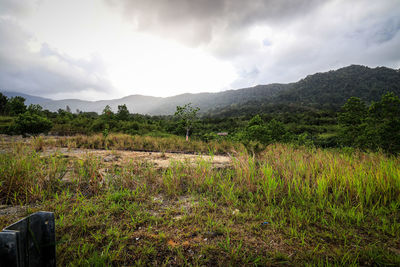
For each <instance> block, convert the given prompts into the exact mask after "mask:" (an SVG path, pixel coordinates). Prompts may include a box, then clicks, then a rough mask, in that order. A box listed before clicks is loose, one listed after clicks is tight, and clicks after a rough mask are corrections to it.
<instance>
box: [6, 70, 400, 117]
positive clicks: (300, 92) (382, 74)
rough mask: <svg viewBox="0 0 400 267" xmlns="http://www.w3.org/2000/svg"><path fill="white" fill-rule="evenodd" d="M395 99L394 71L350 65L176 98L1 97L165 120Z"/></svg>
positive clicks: (398, 85)
mask: <svg viewBox="0 0 400 267" xmlns="http://www.w3.org/2000/svg"><path fill="white" fill-rule="evenodd" d="M388 91H391V92H394V93H395V94H397V95H400V71H399V70H395V69H390V68H386V67H377V68H369V67H365V66H359V65H351V66H348V67H344V68H341V69H338V70H335V71H329V72H324V73H316V74H313V75H309V76H307V77H305V78H304V79H301V80H300V81H298V82H295V83H289V84H268V85H257V86H255V87H250V88H243V89H237V90H228V91H223V92H218V93H199V94H181V95H177V96H172V97H165V98H163V97H152V96H143V95H131V96H127V97H123V98H120V99H114V100H100V101H84V100H79V99H65V100H50V99H46V98H42V97H35V96H29V95H26V94H19V93H11V92H5V93H4V94H5V95H7V96H15V95H17V94H18V95H22V96H23V97H25V98H26V99H27V103H28V104H30V103H36V104H40V105H42V106H43V108H45V109H49V110H52V111H56V110H58V109H59V108H61V109H65V108H66V106H67V105H68V106H69V107H70V108H71V110H72V111H73V112H75V111H76V109H79V110H81V111H95V112H101V111H102V110H103V109H104V107H105V106H106V105H110V106H111V108H112V109H113V110H117V106H118V105H122V104H126V105H127V107H128V109H129V110H130V112H133V113H141V114H150V115H167V114H173V113H174V112H175V110H176V106H178V105H180V106H182V105H184V104H186V103H189V102H190V103H192V104H193V105H194V106H198V107H199V108H200V109H201V112H202V113H205V114H208V115H221V116H232V115H234V116H238V115H248V114H254V113H262V112H274V111H276V110H280V111H296V110H299V109H300V110H307V109H321V108H323V109H333V110H335V109H338V108H339V107H341V106H342V105H343V104H344V103H345V101H346V100H347V99H348V98H349V97H351V96H356V97H360V98H362V99H363V100H364V101H366V102H371V101H377V100H379V99H380V97H381V95H382V94H384V93H385V92H388Z"/></svg>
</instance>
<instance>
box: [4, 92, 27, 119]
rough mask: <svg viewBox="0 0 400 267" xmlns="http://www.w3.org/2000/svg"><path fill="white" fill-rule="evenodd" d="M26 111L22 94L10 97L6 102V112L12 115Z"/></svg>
mask: <svg viewBox="0 0 400 267" xmlns="http://www.w3.org/2000/svg"><path fill="white" fill-rule="evenodd" d="M25 111H26V105H25V98H23V97H22V96H16V97H12V98H11V99H9V100H8V103H7V112H8V114H10V115H12V116H16V115H19V114H22V113H24V112H25Z"/></svg>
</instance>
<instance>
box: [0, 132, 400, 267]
mask: <svg viewBox="0 0 400 267" xmlns="http://www.w3.org/2000/svg"><path fill="white" fill-rule="evenodd" d="M172 140H173V139H157V138H153V137H141V138H136V137H130V136H126V135H109V136H108V137H107V139H104V138H103V137H102V136H91V137H85V136H75V137H72V138H60V139H57V140H56V141H52V142H55V143H56V144H58V145H61V146H70V147H88V148H89V147H93V148H104V147H106V146H109V147H113V148H115V149H138V148H143V149H145V148H146V149H150V148H152V149H153V148H154V149H155V150H161V151H163V149H166V148H167V147H168V148H169V149H170V148H174V149H177V150H178V149H183V148H182V147H179V144H180V142H181V140H180V139H179V140H178V139H177V140H178V141H176V142H177V144H172V145H171V144H168V143H167V141H169V142H172ZM46 142H47V141H46ZM107 142H108V143H107ZM37 143H39V145H37ZM106 143H107V144H106ZM194 143H195V142H193V143H192V144H191V145H192V147H190V148H194V147H195V144H194ZM45 145H50V143H46V144H45ZM53 145H54V144H53ZM182 145H183V146H184V145H187V146H188V147H186V148H187V149H189V146H190V144H187V143H186V142H185V141H183V142H182ZM198 145H199V146H200V147H201V148H202V149H203V148H204V149H205V147H203V146H207V149H208V150H207V151H208V153H209V154H210V156H211V157H210V159H204V158H201V157H199V158H198V160H197V162H196V163H195V164H193V163H192V162H189V161H183V162H179V161H177V162H172V163H171V164H170V166H169V167H168V168H167V169H157V168H155V167H154V166H152V165H151V164H150V163H148V162H146V161H135V162H129V163H124V164H123V165H121V166H120V165H118V164H114V165H112V166H110V165H108V166H107V169H105V168H104V163H103V161H102V160H101V159H100V158H97V157H95V156H94V155H92V154H87V155H86V156H85V157H84V158H83V159H74V158H72V159H65V158H63V157H60V156H59V155H57V154H55V155H51V156H41V155H40V154H39V153H38V152H36V150H41V149H37V146H39V147H43V144H42V141H40V140H35V142H34V143H33V144H32V145H26V144H18V143H15V144H13V145H11V149H10V151H9V152H5V153H2V154H0V172H1V173H0V174H1V175H0V201H1V203H7V204H8V203H11V204H20V203H29V202H35V201H38V200H46V201H47V200H48V203H51V204H49V207H51V208H54V206H55V208H54V209H55V210H56V211H57V212H56V213H57V216H58V217H57V218H58V219H57V223H58V227H59V228H58V229H59V231H60V232H61V233H62V234H61V235H62V240H64V241H63V242H66V243H62V242H60V244H59V245H58V257H59V259H60V262H61V263H68V262H69V261H72V262H74V263H75V264H77V265H82V264H83V265H84V264H90V263H94V262H100V263H104V264H106V265H107V264H111V263H114V262H118V264H121V265H133V262H132V261H131V259H132V257H133V258H135V260H138V262H139V263H140V261H142V260H144V263H143V262H142V263H143V264H145V265H152V264H160V263H161V262H160V261H159V258H160V257H161V258H162V262H163V263H164V264H166V265H168V262H169V260H171V259H178V260H177V261H176V262H178V263H182V264H184V263H186V264H192V263H193V265H207V264H210V265H211V264H213V263H215V262H217V263H218V264H221V265H223V264H224V263H225V264H226V262H230V263H231V264H232V265H241V264H242V265H245V264H248V265H249V264H254V265H257V264H261V265H274V264H275V265H276V264H280V263H290V264H293V265H297V264H299V262H302V261H311V262H314V263H317V264H321V262H322V263H323V264H325V263H332V262H333V263H336V264H339V265H349V264H350V265H351V264H361V265H373V264H377V265H379V264H382V265H385V264H392V265H396V264H398V263H399V262H400V256H398V254H396V253H398V252H396V251H398V250H396V248H397V247H398V246H399V245H400V243H399V241H398V240H400V239H399V237H400V223H399V221H400V212H399V210H400V159H399V158H396V157H390V156H386V155H384V154H380V153H362V152H357V151H355V152H352V153H349V152H348V151H341V150H323V149H315V148H305V147H295V146H290V145H281V144H274V145H270V146H268V147H267V148H266V149H265V150H263V151H262V152H261V153H259V154H257V155H254V154H252V153H248V152H246V150H244V149H240V148H237V147H235V145H229V146H228V147H231V149H232V151H236V152H233V153H232V155H233V156H231V159H232V164H231V165H229V166H228V167H225V168H216V167H215V166H214V165H213V162H212V158H213V155H214V153H215V151H217V150H216V148H217V147H210V144H207V145H205V144H202V143H201V144H198ZM94 146H98V147H94ZM186 148H185V149H186ZM196 149H197V148H196ZM66 171H68V175H69V179H68V180H65V181H64V180H62V178H63V177H64V174H65V173H66ZM160 196H161V197H160ZM188 196H190V199H196V200H197V201H198V202H199V204H198V205H196V206H190V207H189V206H187V207H184V208H182V207H181V208H179V207H177V208H176V207H175V205H176V204H177V203H179V201H178V200H179V199H183V198H187V197H188ZM152 199H158V200H152ZM160 199H162V200H160ZM157 201H159V202H157ZM66 203H67V204H66ZM178 206H179V205H178ZM155 207H156V208H158V209H159V210H158V211H157V212H154V213H150V212H149V210H152V209H154V208H155ZM177 215H178V216H177ZM99 222H100V223H99ZM139 234H140V236H139ZM205 235H209V237H206V236H205ZM175 236H179V238H180V239H184V240H186V239H188V240H192V239H193V240H195V241H194V242H197V243H195V245H193V246H190V250H192V252H189V249H188V248H187V247H184V248H182V247H176V248H175V247H174V246H177V245H176V244H178V241H179V240H175V241H176V242H175V241H174V242H169V243H168V242H167V241H168V239H172V238H173V237H175ZM136 238H139V239H136ZM177 238H178V237H177ZM196 238H197V239H196ZM142 239H143V240H142ZM75 240H80V241H75ZM196 240H197V241H196ZM199 240H200V241H199ZM201 240H202V241H201ZM169 241H170V240H169ZM181 241H183V240H181ZM271 242H272V243H271ZM136 243H137V244H136ZM181 243H182V244H183V243H185V242H181ZM189 244H190V243H189ZM271 244H272V245H271ZM185 246H189V245H185ZM275 246H277V248H275ZM392 250H393V251H395V252H391V251H392ZM158 251H161V252H162V253H158ZM193 251H195V252H196V253H194V252H193ZM265 251H271V252H270V254H265ZM293 251H298V253H297V254H295V256H293V257H292V256H291V255H293V253H294V252H293ZM268 253H269V252H268ZM200 254H201V255H205V256H204V257H205V258H204V259H200V258H195V256H193V255H200ZM132 255H134V256H132ZM163 257H164V258H163ZM271 257H272V258H273V260H272V261H269V260H268V259H270V258H271ZM139 260H140V261H139ZM138 262H136V263H138Z"/></svg>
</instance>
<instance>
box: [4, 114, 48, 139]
mask: <svg viewBox="0 0 400 267" xmlns="http://www.w3.org/2000/svg"><path fill="white" fill-rule="evenodd" d="M51 127H52V122H51V121H50V120H49V119H47V118H46V117H42V116H39V115H37V114H31V113H29V112H25V113H23V114H20V115H18V117H17V118H16V119H15V120H14V122H13V123H12V124H11V125H10V130H9V132H10V133H13V134H22V135H25V134H32V135H37V134H40V133H48V132H49V131H50V129H51Z"/></svg>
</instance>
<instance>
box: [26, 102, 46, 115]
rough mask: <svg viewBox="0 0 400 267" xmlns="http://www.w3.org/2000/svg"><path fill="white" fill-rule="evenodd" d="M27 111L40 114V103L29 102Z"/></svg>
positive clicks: (41, 109)
mask: <svg viewBox="0 0 400 267" xmlns="http://www.w3.org/2000/svg"><path fill="white" fill-rule="evenodd" d="M27 111H28V112H29V113H31V114H38V115H40V114H42V112H43V108H42V107H41V106H40V105H38V104H35V105H34V104H30V105H29V107H28V109H27Z"/></svg>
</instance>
